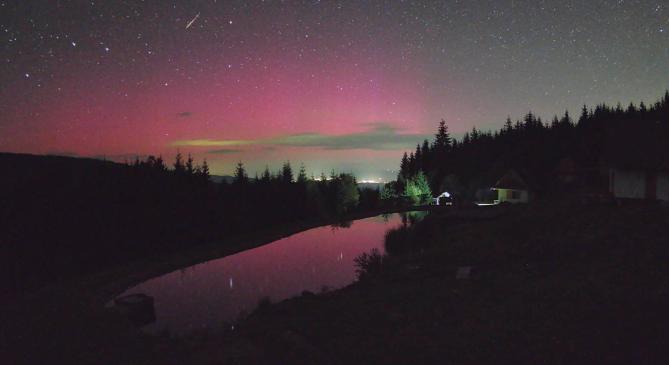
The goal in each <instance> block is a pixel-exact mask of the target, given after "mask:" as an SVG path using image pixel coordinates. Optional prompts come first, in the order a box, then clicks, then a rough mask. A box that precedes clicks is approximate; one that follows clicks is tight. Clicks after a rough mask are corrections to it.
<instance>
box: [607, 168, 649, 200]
mask: <svg viewBox="0 0 669 365" xmlns="http://www.w3.org/2000/svg"><path fill="white" fill-rule="evenodd" d="M610 185H611V188H612V191H611V193H613V196H614V197H616V198H626V199H644V198H645V197H646V173H645V172H644V171H630V170H618V169H613V170H612V171H611V181H610Z"/></svg>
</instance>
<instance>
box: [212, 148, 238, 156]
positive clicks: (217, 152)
mask: <svg viewBox="0 0 669 365" xmlns="http://www.w3.org/2000/svg"><path fill="white" fill-rule="evenodd" d="M240 152H242V150H235V149H230V148H222V149H220V150H211V151H207V153H216V154H222V155H228V154H233V153H240Z"/></svg>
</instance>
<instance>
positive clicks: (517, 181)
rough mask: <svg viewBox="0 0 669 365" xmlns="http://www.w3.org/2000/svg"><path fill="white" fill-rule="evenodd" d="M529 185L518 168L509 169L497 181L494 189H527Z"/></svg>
mask: <svg viewBox="0 0 669 365" xmlns="http://www.w3.org/2000/svg"><path fill="white" fill-rule="evenodd" d="M528 187H529V186H528V185H527V183H526V182H525V180H524V179H523V178H522V177H521V176H520V174H519V173H518V172H517V171H516V170H509V171H507V172H506V174H504V176H502V177H501V178H500V179H499V180H497V182H496V183H495V186H493V188H494V189H515V190H527V189H528Z"/></svg>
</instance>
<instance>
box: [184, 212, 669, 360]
mask: <svg viewBox="0 0 669 365" xmlns="http://www.w3.org/2000/svg"><path fill="white" fill-rule="evenodd" d="M668 226H669V212H668V211H667V209H666V208H661V207H658V206H636V207H633V206H623V207H612V206H611V207H546V206H534V207H513V208H512V209H511V210H510V211H509V212H507V214H506V215H505V216H503V217H500V218H498V219H496V220H494V221H488V222H456V221H449V220H446V219H444V218H442V217H439V216H438V215H436V214H435V215H433V216H432V217H430V218H429V219H427V220H425V221H424V222H423V223H422V224H419V225H417V226H415V229H409V230H408V231H406V232H404V233H402V234H396V235H393V236H394V238H391V240H393V241H394V242H393V243H392V244H391V245H392V246H393V251H395V252H396V253H395V254H390V256H388V257H386V259H385V260H384V263H383V264H382V265H381V269H380V270H374V269H373V270H372V272H371V273H369V275H367V276H366V278H365V279H363V280H362V281H361V282H358V283H356V284H355V285H352V286H350V287H348V288H345V289H344V290H341V291H337V292H333V293H329V294H324V295H318V296H312V295H304V296H302V297H300V298H295V299H292V300H289V301H286V302H283V303H279V304H276V305H272V306H269V307H264V308H263V309H262V310H259V311H258V312H256V313H254V315H252V316H251V317H250V318H249V319H248V320H247V321H246V322H245V323H243V324H242V325H241V326H240V327H239V329H238V330H236V332H237V334H236V335H234V336H231V337H229V339H228V341H233V342H235V343H240V341H241V343H243V344H245V347H246V348H247V351H246V352H245V353H243V354H240V353H237V354H235V353H234V352H231V351H229V350H226V348H228V349H229V347H228V346H225V341H226V339H224V338H210V339H208V340H206V341H207V345H208V346H204V347H201V345H202V343H198V347H197V348H195V349H194V351H195V354H188V355H187V358H188V359H189V360H195V361H197V362H202V363H215V362H216V361H220V360H222V359H227V360H229V361H231V362H235V361H240V362H242V363H245V362H251V363H253V362H256V363H273V362H275V361H277V360H282V361H284V362H285V363H333V364H334V363H337V364H338V363H465V364H470V363H498V364H499V363H514V364H517V363H531V364H537V363H550V364H556V363H664V362H666V361H667V360H669V357H668V352H667V350H668V347H667V345H669V328H668V327H667V326H666V324H667V323H669V322H668V321H667V319H668V318H669V316H667V313H666V311H667V304H668V303H669V302H668V300H667V298H669V279H668V278H669V267H668V266H667V262H669V246H668V244H669V230H668V229H667V227H668ZM397 237H399V238H397ZM402 244H403V245H405V246H404V247H403V248H402V246H401V245H402ZM461 266H471V267H472V271H471V276H470V277H469V278H468V279H456V272H457V269H458V267H461Z"/></svg>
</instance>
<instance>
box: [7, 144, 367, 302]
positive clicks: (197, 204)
mask: <svg viewBox="0 0 669 365" xmlns="http://www.w3.org/2000/svg"><path fill="white" fill-rule="evenodd" d="M0 166H4V169H5V172H6V174H5V175H4V178H3V179H1V180H0V201H2V202H3V204H2V205H1V206H0V241H1V242H2V245H0V250H1V251H0V260H2V262H0V268H1V269H0V270H1V272H0V274H2V275H0V277H1V278H2V279H1V282H0V284H1V285H0V288H1V289H2V291H5V290H9V291H14V290H22V289H26V288H30V287H36V286H40V285H43V284H45V283H48V282H51V281H55V280H59V279H66V278H68V277H72V276H73V275H77V274H81V273H89V272H95V271H99V270H101V269H104V268H106V267H113V266H114V265H118V264H123V263H127V262H129V261H131V260H134V259H141V258H149V257H153V258H156V257H160V256H161V255H164V254H165V253H169V252H176V251H178V250H182V249H188V248H189V247H192V246H194V245H199V244H202V243H211V242H217V241H220V240H223V239H225V238H226V237H230V236H231V235H232V236H234V235H236V234H243V233H246V232H251V231H257V230H259V229H268V228H271V227H273V226H277V225H281V224H285V223H288V222H295V221H309V220H312V221H313V220H318V219H320V220H337V219H339V218H337V217H344V216H345V215H347V214H349V213H353V212H357V211H361V210H371V209H375V208H377V206H378V204H379V202H380V200H379V198H378V191H376V190H369V189H363V190H359V189H358V187H357V184H356V180H355V177H354V176H353V175H351V174H347V173H335V172H334V171H333V172H332V173H331V174H330V176H328V177H326V176H321V178H320V179H314V178H313V177H307V175H306V172H305V169H304V166H301V167H300V168H299V170H298V171H297V173H294V172H293V168H292V166H291V164H290V162H285V163H284V164H283V166H282V168H281V170H280V171H278V172H270V170H269V169H268V168H267V169H265V171H264V172H263V173H262V175H261V176H259V177H254V178H249V177H248V175H247V172H246V170H245V168H244V165H243V163H241V162H239V164H238V165H237V167H236V170H235V176H234V180H233V181H232V182H231V183H226V182H225V181H223V182H222V183H214V182H212V181H211V179H210V173H209V167H208V165H207V162H206V161H203V162H202V164H196V163H195V161H193V159H192V158H191V157H190V156H188V157H186V158H184V157H183V156H182V154H177V156H176V159H175V161H174V162H173V163H171V164H169V166H168V163H166V162H165V161H164V160H163V159H162V158H161V157H155V156H149V157H147V158H146V159H144V160H139V159H137V160H135V161H134V162H129V163H125V164H118V163H113V162H108V161H100V160H94V159H81V158H76V159H75V158H68V157H58V156H35V155H17V154H0Z"/></svg>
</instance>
